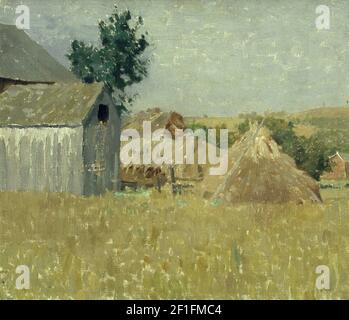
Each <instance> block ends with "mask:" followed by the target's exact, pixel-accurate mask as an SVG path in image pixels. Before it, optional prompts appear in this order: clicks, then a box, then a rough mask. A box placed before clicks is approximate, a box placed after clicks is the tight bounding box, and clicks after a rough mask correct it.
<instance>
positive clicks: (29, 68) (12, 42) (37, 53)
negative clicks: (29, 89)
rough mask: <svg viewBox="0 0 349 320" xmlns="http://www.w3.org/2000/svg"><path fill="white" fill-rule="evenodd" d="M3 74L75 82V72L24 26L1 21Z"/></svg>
mask: <svg viewBox="0 0 349 320" xmlns="http://www.w3.org/2000/svg"><path fill="white" fill-rule="evenodd" d="M0 78H6V79H12V80H21V81H27V82H69V81H70V82H73V81H76V79H75V77H74V75H73V74H72V73H71V72H69V71H68V70H67V69H66V68H65V67H64V66H62V65H61V64H60V63H59V62H57V61H56V60H55V59H54V58H53V57H51V56H50V55H49V53H48V52H47V51H46V50H45V49H44V48H43V47H41V46H40V45H38V44H37V43H36V42H35V41H33V40H32V39H31V38H30V37H29V36H28V35H27V34H26V33H25V32H24V31H23V30H19V29H17V28H16V27H15V26H13V25H6V24H0Z"/></svg>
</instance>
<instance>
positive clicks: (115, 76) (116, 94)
mask: <svg viewBox="0 0 349 320" xmlns="http://www.w3.org/2000/svg"><path fill="white" fill-rule="evenodd" d="M142 25H143V20H142V18H141V17H137V18H136V19H133V18H132V16H131V13H130V11H128V10H126V11H123V12H118V9H117V7H116V6H115V10H114V12H113V13H112V15H111V16H110V17H109V18H108V19H107V20H105V21H103V20H102V21H100V22H99V42H100V43H99V46H94V45H91V44H86V43H85V42H83V41H78V40H74V41H73V42H72V44H71V52H70V53H69V54H68V55H67V57H68V59H69V60H70V62H71V70H72V72H73V73H74V74H75V75H76V76H77V77H78V78H80V79H81V80H82V81H83V82H85V83H93V82H103V83H104V85H105V87H106V88H107V89H108V90H109V91H110V93H111V95H112V96H113V98H114V99H115V101H118V104H119V106H118V107H119V111H120V112H121V111H126V110H127V105H128V104H131V103H132V101H133V99H134V96H131V95H130V94H127V92H126V89H127V87H129V86H131V85H133V84H135V83H139V82H141V81H142V80H143V79H144V78H145V77H146V76H147V75H148V66H149V62H150V60H149V58H147V57H146V56H145V51H146V49H147V48H148V46H149V43H148V41H147V39H146V36H147V35H148V34H147V32H145V34H142V33H140V28H141V26H142ZM120 101H121V102H120ZM120 104H121V105H120Z"/></svg>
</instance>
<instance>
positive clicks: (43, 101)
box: [0, 83, 103, 126]
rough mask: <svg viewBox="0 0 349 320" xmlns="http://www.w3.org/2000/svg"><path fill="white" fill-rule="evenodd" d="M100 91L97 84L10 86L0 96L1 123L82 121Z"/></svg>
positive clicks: (99, 85) (31, 124) (22, 123)
mask: <svg viewBox="0 0 349 320" xmlns="http://www.w3.org/2000/svg"><path fill="white" fill-rule="evenodd" d="M102 90H103V85H102V84H99V83H96V84H89V85H88V84H83V83H74V84H58V83H57V84H53V85H47V84H37V85H21V86H11V87H10V88H9V89H8V90H7V91H5V92H4V93H2V94H1V95H0V126H9V125H20V126H33V125H35V126H36V125H42V126H44V125H77V124H81V123H82V121H83V120H84V119H85V117H86V116H87V114H88V112H89V111H90V109H91V106H92V105H93V104H94V103H95V101H96V99H97V98H98V96H99V94H100V93H101V92H102Z"/></svg>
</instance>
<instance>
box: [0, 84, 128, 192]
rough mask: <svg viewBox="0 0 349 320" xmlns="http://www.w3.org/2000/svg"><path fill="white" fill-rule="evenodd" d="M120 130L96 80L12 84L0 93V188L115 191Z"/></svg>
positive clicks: (115, 112)
mask: <svg viewBox="0 0 349 320" xmlns="http://www.w3.org/2000/svg"><path fill="white" fill-rule="evenodd" d="M120 130H121V129H120V117H119V112H118V110H117V107H116V106H115V105H114V103H113V101H112V99H111V97H110V95H109V93H108V92H107V91H106V90H105V89H104V88H103V86H102V85H101V84H92V85H86V84H82V83H74V84H54V85H25V86H21V85H19V86H11V87H9V88H8V89H7V91H5V92H4V93H2V94H0V190H11V191H47V192H71V193H75V194H81V195H95V194H102V193H103V192H105V191H106V190H115V189H117V188H118V186H119V150H120Z"/></svg>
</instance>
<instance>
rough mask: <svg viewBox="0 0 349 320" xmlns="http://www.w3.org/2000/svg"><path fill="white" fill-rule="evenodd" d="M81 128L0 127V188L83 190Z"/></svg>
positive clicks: (15, 189)
mask: <svg viewBox="0 0 349 320" xmlns="http://www.w3.org/2000/svg"><path fill="white" fill-rule="evenodd" d="M82 141H83V127H82V126H80V127H76V128H69V127H29V128H19V127H3V128H0V190H12V191H17V190H19V191H49V192H72V193H76V194H82V193H83V159H82Z"/></svg>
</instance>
